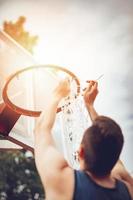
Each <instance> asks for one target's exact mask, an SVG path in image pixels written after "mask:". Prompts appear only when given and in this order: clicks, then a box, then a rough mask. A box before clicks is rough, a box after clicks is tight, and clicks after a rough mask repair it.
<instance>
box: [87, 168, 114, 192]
mask: <svg viewBox="0 0 133 200" xmlns="http://www.w3.org/2000/svg"><path fill="white" fill-rule="evenodd" d="M86 173H87V174H88V175H89V176H90V178H91V179H92V180H93V181H94V182H95V183H97V184H98V185H100V186H103V187H107V188H114V187H115V183H116V182H115V179H114V178H112V177H111V175H110V174H108V175H106V176H101V177H98V176H96V175H94V174H92V173H90V172H89V171H86Z"/></svg>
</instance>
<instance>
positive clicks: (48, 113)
mask: <svg viewBox="0 0 133 200" xmlns="http://www.w3.org/2000/svg"><path fill="white" fill-rule="evenodd" d="M59 102H60V98H59V97H56V98H55V97H53V98H52V99H51V100H50V101H49V103H48V105H47V106H46V108H45V110H44V111H43V112H42V113H41V115H40V118H39V119H38V122H37V125H36V130H37V129H38V130H40V129H41V130H43V131H46V132H49V131H51V129H52V128H53V125H54V122H55V118H56V112H57V107H58V104H59Z"/></svg>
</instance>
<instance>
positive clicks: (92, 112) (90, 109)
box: [86, 104, 98, 121]
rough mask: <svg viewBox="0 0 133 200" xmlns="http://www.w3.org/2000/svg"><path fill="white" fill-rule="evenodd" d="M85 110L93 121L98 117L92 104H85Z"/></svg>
mask: <svg viewBox="0 0 133 200" xmlns="http://www.w3.org/2000/svg"><path fill="white" fill-rule="evenodd" d="M86 108H87V111H88V113H89V116H90V118H91V120H92V121H94V120H95V119H96V118H97V117H98V113H97V112H96V110H95V108H94V106H93V105H87V104H86Z"/></svg>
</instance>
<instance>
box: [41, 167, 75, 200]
mask: <svg viewBox="0 0 133 200" xmlns="http://www.w3.org/2000/svg"><path fill="white" fill-rule="evenodd" d="M45 190H46V196H47V198H48V197H49V198H48V199H54V200H56V199H57V200H72V198H73V192H74V170H73V169H72V168H71V167H69V166H67V167H64V168H63V169H62V170H59V171H56V174H53V175H52V174H51V175H49V178H48V179H47V184H46V187H45Z"/></svg>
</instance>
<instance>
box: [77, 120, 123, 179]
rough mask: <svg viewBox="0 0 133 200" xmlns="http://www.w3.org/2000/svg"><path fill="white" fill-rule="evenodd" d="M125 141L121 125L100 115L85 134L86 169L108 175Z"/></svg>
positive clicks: (100, 175) (98, 174) (97, 173)
mask: <svg viewBox="0 0 133 200" xmlns="http://www.w3.org/2000/svg"><path fill="white" fill-rule="evenodd" d="M123 143H124V138H123V134H122V131H121V128H120V126H119V125H118V124H117V123H116V122H115V121H114V120H112V119H111V118H109V117H105V116H98V117H97V118H96V119H95V121H94V122H93V124H92V125H91V127H89V128H88V129H87V130H86V131H85V133H84V136H83V139H82V142H81V144H82V146H83V148H84V161H85V170H88V171H90V172H91V173H92V174H93V175H95V176H99V177H102V176H106V175H108V174H110V172H111V170H112V168H113V167H114V165H115V164H116V162H117V160H118V159H119V156H120V153H121V150H122V147H123Z"/></svg>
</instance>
